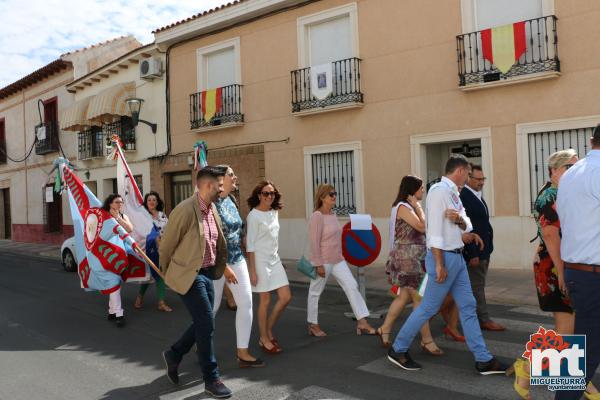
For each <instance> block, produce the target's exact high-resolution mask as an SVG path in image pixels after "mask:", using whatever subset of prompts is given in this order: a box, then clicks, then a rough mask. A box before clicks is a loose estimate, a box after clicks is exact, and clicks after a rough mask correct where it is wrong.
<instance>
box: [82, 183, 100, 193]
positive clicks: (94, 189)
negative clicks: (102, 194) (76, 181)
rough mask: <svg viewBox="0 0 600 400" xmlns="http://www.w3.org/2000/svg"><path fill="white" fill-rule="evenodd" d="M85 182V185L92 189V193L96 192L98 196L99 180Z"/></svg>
mask: <svg viewBox="0 0 600 400" xmlns="http://www.w3.org/2000/svg"><path fill="white" fill-rule="evenodd" d="M83 183H84V184H85V186H87V188H88V189H90V191H91V192H92V193H94V196H96V197H98V182H96V181H87V182H83Z"/></svg>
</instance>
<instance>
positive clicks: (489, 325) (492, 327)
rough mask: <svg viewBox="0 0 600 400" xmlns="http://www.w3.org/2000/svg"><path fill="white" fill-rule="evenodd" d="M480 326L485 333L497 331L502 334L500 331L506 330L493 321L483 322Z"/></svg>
mask: <svg viewBox="0 0 600 400" xmlns="http://www.w3.org/2000/svg"><path fill="white" fill-rule="evenodd" d="M480 326H481V329H483V330H484V331H497V332H500V331H505V330H506V328H505V327H503V326H502V325H500V324H499V323H497V322H494V321H492V320H489V321H486V322H482V323H481V324H480Z"/></svg>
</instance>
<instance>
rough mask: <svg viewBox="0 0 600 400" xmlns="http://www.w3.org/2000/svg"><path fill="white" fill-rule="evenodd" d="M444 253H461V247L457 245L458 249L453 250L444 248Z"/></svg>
mask: <svg viewBox="0 0 600 400" xmlns="http://www.w3.org/2000/svg"><path fill="white" fill-rule="evenodd" d="M444 251H445V252H446V253H455V254H462V251H463V248H462V247H459V248H458V249H454V250H444Z"/></svg>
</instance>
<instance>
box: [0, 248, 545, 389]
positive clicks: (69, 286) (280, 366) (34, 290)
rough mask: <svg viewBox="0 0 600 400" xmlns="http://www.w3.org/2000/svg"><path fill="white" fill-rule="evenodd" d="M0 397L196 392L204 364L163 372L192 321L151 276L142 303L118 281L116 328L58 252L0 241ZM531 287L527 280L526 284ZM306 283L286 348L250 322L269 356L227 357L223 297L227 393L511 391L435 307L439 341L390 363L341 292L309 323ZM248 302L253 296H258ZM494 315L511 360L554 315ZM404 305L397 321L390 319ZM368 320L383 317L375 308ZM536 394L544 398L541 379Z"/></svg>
mask: <svg viewBox="0 0 600 400" xmlns="http://www.w3.org/2000/svg"><path fill="white" fill-rule="evenodd" d="M0 276H1V278H0V290H1V292H2V296H1V298H2V301H0V399H2V400H8V399H11V400H13V399H14V400H20V399H28V400H29V399H57V400H58V399H60V400H67V399H161V400H175V399H187V400H190V399H203V398H207V396H206V395H205V394H204V393H203V388H204V385H203V383H202V381H201V371H200V367H199V365H198V364H197V361H196V358H195V356H194V354H193V353H190V354H188V356H187V357H186V358H185V359H184V361H183V363H182V364H181V366H180V372H181V374H182V375H181V382H182V383H181V385H179V386H173V385H172V384H171V383H170V382H169V381H168V380H167V378H166V377H165V374H164V365H163V361H162V358H161V355H160V354H161V351H162V350H163V349H165V348H167V347H168V346H169V345H170V344H171V343H172V342H173V341H175V340H176V339H177V338H178V337H179V335H180V334H181V333H182V331H183V330H184V328H185V327H187V324H188V323H189V316H188V313H187V312H186V311H185V310H184V307H183V303H182V302H181V301H180V300H179V298H178V296H177V295H176V294H175V293H174V292H172V291H168V293H167V303H168V304H170V305H171V306H172V307H173V308H174V312H173V313H171V314H168V313H162V312H159V311H157V310H156V300H155V299H156V297H155V288H154V287H151V288H150V289H149V291H148V294H147V295H146V299H145V304H144V308H143V309H142V310H134V309H133V306H132V304H133V301H134V299H135V294H136V291H137V286H136V285H133V284H128V285H125V288H124V290H123V302H124V306H125V310H126V311H125V316H126V321H127V325H126V326H125V328H123V329H119V328H117V327H116V326H114V325H113V324H112V323H111V322H109V321H107V320H106V313H107V310H106V308H107V297H106V296H104V295H100V294H98V293H86V292H84V291H83V290H81V289H80V288H79V281H78V278H77V275H76V274H75V273H67V272H65V271H64V270H63V268H62V266H61V265H60V263H59V262H57V261H56V260H53V259H49V258H44V257H40V256H35V255H19V254H16V253H13V254H10V253H7V252H5V251H4V250H3V251H0ZM532 290H533V288H532ZM306 292H307V287H306V286H304V285H297V284H295V285H292V294H293V300H292V303H291V305H290V307H289V308H288V310H287V312H285V313H284V315H283V317H282V319H281V321H280V323H279V325H278V327H277V328H276V334H277V336H278V339H279V342H280V343H281V346H282V348H283V350H284V352H283V353H282V354H280V355H277V356H269V355H265V354H262V353H261V351H260V349H259V348H258V345H257V341H258V338H257V334H258V327H257V326H256V321H255V323H254V326H253V336H252V339H251V351H252V353H253V354H255V355H257V356H260V357H262V358H263V359H265V361H266V362H267V366H266V368H259V369H239V368H238V367H237V362H236V359H235V329H234V316H235V314H234V313H233V312H231V311H229V310H227V309H226V308H225V307H222V308H221V311H220V312H219V314H218V316H217V321H216V326H217V329H216V332H215V338H216V340H215V346H216V352H217V358H218V361H219V366H220V370H221V373H222V378H223V380H224V382H225V383H226V384H227V385H228V386H229V387H230V388H231V389H232V390H233V391H234V396H233V398H234V399H289V400H291V399H295V400H296V399H297V400H300V399H395V398H405V399H432V398H442V396H443V397H444V399H445V400H449V399H482V398H486V399H515V398H517V396H516V394H515V392H513V389H512V382H513V379H514V378H513V377H511V378H507V377H505V376H503V375H498V376H491V377H483V376H479V375H478V374H476V371H475V369H474V361H473V358H472V356H471V353H470V352H469V351H468V350H467V348H466V345H465V344H464V343H456V342H450V341H448V340H446V339H444V338H443V336H442V329H443V321H442V319H441V318H440V317H436V318H434V320H433V321H432V324H431V328H432V332H433V334H434V337H435V339H436V341H437V343H438V345H439V346H440V347H441V348H442V349H443V350H444V351H445V352H446V354H445V355H444V356H442V357H432V356H428V355H425V354H423V353H422V352H421V350H420V349H419V347H418V345H419V341H418V338H417V339H416V340H415V342H414V343H413V348H412V350H411V354H412V355H413V358H415V360H417V361H418V362H420V363H422V364H423V366H424V368H423V370H422V371H419V372H407V371H403V370H400V369H399V368H397V367H394V366H393V365H392V364H391V363H389V362H388V361H387V360H386V358H385V357H384V355H385V350H384V349H383V348H382V347H381V345H380V342H379V339H378V338H377V337H375V336H366V337H365V336H363V337H357V336H356V335H355V333H354V329H353V328H354V323H353V321H351V320H350V319H348V318H346V317H345V316H344V312H346V311H349V310H350V307H349V305H348V303H347V301H346V299H345V297H344V295H343V292H341V291H340V290H336V289H329V288H328V290H326V291H325V292H324V294H323V296H322V298H321V302H320V306H321V307H320V311H321V314H320V323H321V326H322V328H323V329H324V330H325V331H326V332H327V333H328V335H329V336H328V337H326V338H324V339H316V338H311V337H309V336H308V335H307V333H306V323H305V319H306ZM389 301H390V298H389V297H387V295H386V294H385V293H382V294H381V296H379V297H375V296H372V295H370V297H369V298H368V304H369V307H370V308H371V310H372V311H376V310H381V309H384V308H385V307H386V306H387V304H389ZM255 303H256V298H255ZM490 311H491V313H492V316H493V317H494V319H495V320H496V321H498V322H500V323H502V324H504V325H505V326H507V328H508V331H506V332H485V338H486V342H487V344H488V346H489V348H490V350H491V351H492V352H493V353H494V354H495V355H497V356H499V357H500V358H501V359H502V360H503V361H505V362H507V363H509V362H511V360H514V359H515V358H516V357H518V356H520V355H521V353H522V351H523V348H524V344H525V342H526V341H527V340H528V335H529V334H531V333H533V332H535V331H536V330H537V327H538V326H539V325H540V324H543V325H544V326H546V327H552V325H553V323H552V320H551V319H550V318H549V317H548V316H547V315H545V314H543V313H541V312H539V311H538V309H537V308H536V307H532V306H515V305H514V304H513V305H492V306H491V307H490ZM408 312H410V310H407V311H405V313H404V314H403V317H402V318H401V319H400V320H399V321H398V322H397V324H396V331H397V330H398V329H399V327H400V326H401V324H402V321H403V320H404V319H405V317H406V315H407V314H408ZM371 323H372V325H373V326H378V325H379V324H380V321H377V320H372V321H371ZM532 397H534V398H536V399H542V398H552V395H551V393H550V392H548V391H547V390H546V389H544V388H534V389H533V390H532Z"/></svg>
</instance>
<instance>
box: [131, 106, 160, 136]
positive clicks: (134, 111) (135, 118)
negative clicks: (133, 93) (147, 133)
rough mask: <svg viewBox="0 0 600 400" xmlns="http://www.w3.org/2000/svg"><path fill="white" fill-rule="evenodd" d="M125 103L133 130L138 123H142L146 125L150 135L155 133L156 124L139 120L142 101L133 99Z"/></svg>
mask: <svg viewBox="0 0 600 400" xmlns="http://www.w3.org/2000/svg"><path fill="white" fill-rule="evenodd" d="M125 102H126V103H127V108H129V112H130V113H131V122H132V124H133V127H134V128H135V127H136V126H137V124H138V122H143V123H144V124H146V125H148V126H149V127H150V129H152V133H156V124H153V123H152V122H148V121H145V120H143V119H140V111H141V109H142V103H144V99H140V98H137V97H134V98H131V99H127V100H125Z"/></svg>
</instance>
